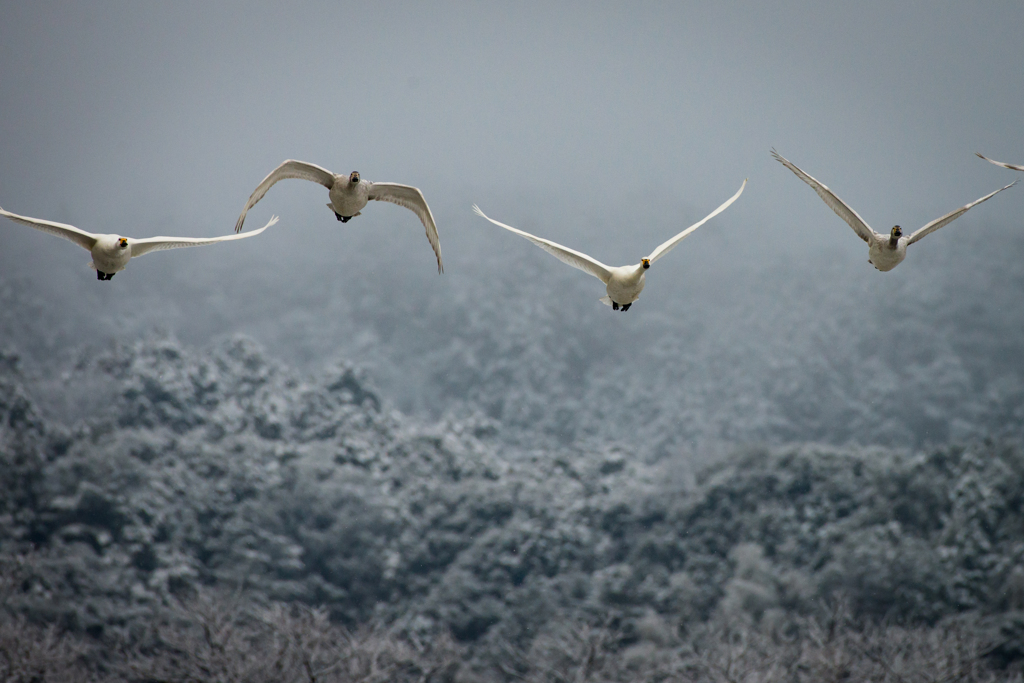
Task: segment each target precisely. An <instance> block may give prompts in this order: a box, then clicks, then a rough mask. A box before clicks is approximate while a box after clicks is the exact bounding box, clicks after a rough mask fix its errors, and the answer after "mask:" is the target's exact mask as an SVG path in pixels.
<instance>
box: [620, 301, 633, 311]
mask: <svg viewBox="0 0 1024 683" xmlns="http://www.w3.org/2000/svg"><path fill="white" fill-rule="evenodd" d="M632 305H633V302H630V303H628V304H626V305H625V306H623V307H622V312H623V313H625V312H626V311H628V310H629V307H630V306H632Z"/></svg>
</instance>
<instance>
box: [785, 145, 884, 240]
mask: <svg viewBox="0 0 1024 683" xmlns="http://www.w3.org/2000/svg"><path fill="white" fill-rule="evenodd" d="M772 156H773V157H775V159H776V160H777V161H778V162H779V163H781V164H782V165H783V166H785V167H786V168H788V169H789V170H790V171H792V172H793V173H795V174H796V176H797V177H798V178H800V180H802V181H804V182H805V183H807V184H808V185H810V186H811V187H812V188H814V191H815V192H817V193H818V196H819V197H821V198H822V199H823V200H824V201H825V203H826V204H828V206H829V208H830V209H832V210H833V211H835V212H836V214H837V215H838V216H839V217H840V218H842V219H843V220H844V221H846V222H847V224H849V226H850V227H851V228H853V231H854V232H855V233H857V236H858V237H860V238H861V239H862V240H864V241H865V242H867V243H868V244H871V240H872V239H873V238H874V239H882V235H879V234H878V233H877V232H875V231H874V230H872V229H871V227H870V226H869V225H868V224H867V223H865V222H864V219H863V218H861V217H860V215H859V214H858V213H857V212H856V211H854V210H853V209H851V208H850V206H849V205H848V204H847V203H846V202H844V201H843V200H842V199H840V198H839V197H837V196H836V195H835V194H834V193H833V192H832V190H830V189H828V187H826V186H825V185H824V184H822V183H819V182H818V181H817V180H815V179H814V178H812V177H811V176H810V175H808V174H806V173H804V172H803V171H802V170H801V169H800V168H798V167H797V165H796V164H794V163H793V162H792V161H790V160H789V159H787V158H785V157H784V156H782V155H781V154H779V153H778V152H776V151H775V150H774V149H773V150H772Z"/></svg>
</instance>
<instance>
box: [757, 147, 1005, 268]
mask: <svg viewBox="0 0 1024 683" xmlns="http://www.w3.org/2000/svg"><path fill="white" fill-rule="evenodd" d="M772 156H773V157H775V159H776V160H777V161H778V162H779V163H781V164H782V165H783V166H785V167H786V168H788V169H789V170H790V171H792V172H793V173H794V174H796V176H797V177H798V178H800V180H802V181H804V182H805V183H807V184H808V185H810V186H811V188H812V189H813V190H814V191H815V192H817V193H818V196H819V197H821V198H822V200H823V201H824V202H825V203H826V204H827V205H828V206H829V208H830V209H832V210H833V211H835V212H836V214H837V215H838V216H839V217H840V218H842V219H843V220H844V221H846V223H847V224H848V225H849V226H850V227H851V228H853V231H854V232H855V233H857V236H858V237H860V238H861V239H862V240H864V241H865V242H867V243H868V263H870V264H871V265H873V266H874V267H875V268H877V269H878V270H880V271H882V272H885V271H889V270H892V269H893V268H895V267H896V266H898V265H899V264H900V263H901V262H902V261H903V259H905V258H906V257H907V247H908V246H910V245H911V244H913V243H914V242H917V241H918V240H920V239H921V238H922V237H924V236H925V235H928V234H929V233H932V232H935V231H936V230H938V229H939V228H941V227H942V226H944V225H948V224H949V223H952V222H953V221H955V220H956V219H957V218H959V217H960V216H962V215H964V214H965V213H967V211H968V210H969V209H971V208H972V207H974V206H977V205H978V204H981V203H982V202H983V201H986V200H987V199H991V198H992V197H994V196H995V195H997V194H999V193H1000V192H1002V191H1003V190H1005V189H1007V188H1010V187H1013V185H1014V184H1016V182H1017V181H1014V182H1012V183H1010V184H1009V185H1007V186H1006V187H1001V188H999V189H998V190H996V191H995V192H992V193H989V194H987V195H985V196H984V197H981V198H980V199H976V200H974V201H973V202H971V203H970V204H966V205H964V206H961V207H960V208H959V209H956V210H955V211H950V212H949V213H947V214H946V215H945V216H942V217H941V218H936V219H935V220H933V221H932V222H931V223H928V224H927V225H925V226H924V227H922V228H918V229H917V230H915V231H914V232H912V233H911V234H910V235H904V234H903V230H902V228H900V226H898V225H896V226H893V228H892V230H890V231H889V234H888V235H883V234H881V233H877V232H875V231H874V230H872V229H871V227H870V226H869V225H868V224H867V223H865V222H864V219H863V218H861V217H860V215H859V214H858V213H857V212H856V211H854V210H853V209H852V208H850V206H849V205H848V204H847V203H846V202H844V201H843V200H842V199H840V198H839V197H838V196H836V194H835V193H833V192H832V190H830V189H828V187H827V186H826V185H824V184H823V183H820V182H818V181H817V180H815V179H814V178H813V177H811V176H810V175H809V174H807V173H805V172H804V171H803V170H801V169H800V168H799V167H798V166H797V165H796V164H794V163H793V162H791V161H790V160H789V159H786V158H785V157H783V156H782V155H780V154H779V153H778V152H776V151H775V150H774V149H773V150H772Z"/></svg>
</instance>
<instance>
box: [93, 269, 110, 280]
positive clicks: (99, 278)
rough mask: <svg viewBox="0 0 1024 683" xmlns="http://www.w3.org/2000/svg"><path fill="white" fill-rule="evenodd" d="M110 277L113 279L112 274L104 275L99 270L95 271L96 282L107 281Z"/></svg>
mask: <svg viewBox="0 0 1024 683" xmlns="http://www.w3.org/2000/svg"><path fill="white" fill-rule="evenodd" d="M112 277H114V274H113V273H104V272H103V271H101V270H97V271H96V279H97V280H109V279H110V278H112Z"/></svg>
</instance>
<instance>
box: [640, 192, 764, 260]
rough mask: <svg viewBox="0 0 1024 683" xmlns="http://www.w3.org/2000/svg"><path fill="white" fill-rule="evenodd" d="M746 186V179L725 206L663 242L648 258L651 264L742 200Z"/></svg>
mask: <svg viewBox="0 0 1024 683" xmlns="http://www.w3.org/2000/svg"><path fill="white" fill-rule="evenodd" d="M746 186H747V180H746V179H745V178H744V180H743V184H742V185H740V189H739V191H738V192H736V194H734V195H733V196H732V197H730V198H729V199H728V201H726V202H725V204H722V205H721V206H720V207H718V208H717V209H715V210H714V211H712V212H711V213H709V214H708V215H707V216H705V217H704V219H703V220H701V221H700V222H699V223H694V224H693V225H691V226H690V227H688V228H687V229H686V230H683V231H682V232H681V233H679V234H678V235H676V236H675V237H673V238H672V239H670V240H667V241H665V242H662V243H661V245H659V246H658V248H657V249H655V250H654V251H652V252H651V255H650V256H648V257H647V258H648V259H650V261H651V263H654V262H655V261H657V260H658V259H660V258H661V257H662V256H664V255H665V254H667V253H668V252H669V251H670V250H671V249H672V247H674V246H676V245H677V244H679V243H680V242H682V241H683V238H685V237H686V236H687V235H689V234H690V233H691V232H693V231H694V230H696V229H697V228H699V227H700V226H702V225H704V224H705V223H707V222H708V221H709V220H711V219H712V218H714V217H715V216H717V215H718V214H720V213H722V212H723V211H725V210H726V209H727V208H729V205H730V204H732V203H733V202H734V201H736V200H737V199H739V198H740V195H741V194H743V188H745V187H746Z"/></svg>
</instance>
